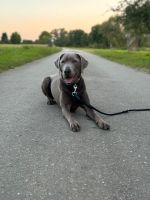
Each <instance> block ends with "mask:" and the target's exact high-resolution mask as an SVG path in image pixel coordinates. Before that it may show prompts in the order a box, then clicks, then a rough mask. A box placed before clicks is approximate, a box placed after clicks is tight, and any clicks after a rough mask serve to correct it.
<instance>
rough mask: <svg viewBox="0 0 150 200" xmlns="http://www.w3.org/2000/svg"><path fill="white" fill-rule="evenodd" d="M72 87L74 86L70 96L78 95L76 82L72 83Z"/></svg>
mask: <svg viewBox="0 0 150 200" xmlns="http://www.w3.org/2000/svg"><path fill="white" fill-rule="evenodd" d="M73 88H74V91H73V92H72V96H73V97H74V96H77V95H78V93H77V88H78V86H77V84H74V85H73Z"/></svg>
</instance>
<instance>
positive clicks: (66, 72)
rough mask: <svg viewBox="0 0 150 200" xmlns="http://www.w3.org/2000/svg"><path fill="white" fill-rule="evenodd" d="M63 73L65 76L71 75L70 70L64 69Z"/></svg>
mask: <svg viewBox="0 0 150 200" xmlns="http://www.w3.org/2000/svg"><path fill="white" fill-rule="evenodd" d="M64 73H65V75H69V74H70V73H71V70H70V68H69V67H66V68H65V71H64Z"/></svg>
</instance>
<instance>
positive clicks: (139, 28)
mask: <svg viewBox="0 0 150 200" xmlns="http://www.w3.org/2000/svg"><path fill="white" fill-rule="evenodd" d="M114 11H121V12H122V14H121V15H120V20H121V22H122V24H123V26H124V28H125V31H126V32H127V39H128V47H129V49H130V48H131V49H136V48H137V47H138V46H139V45H140V39H141V36H142V35H143V34H148V33H150V1H149V0H132V1H128V0H123V1H121V3H120V4H119V5H118V7H117V8H116V9H114Z"/></svg>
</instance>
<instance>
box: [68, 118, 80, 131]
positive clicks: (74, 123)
mask: <svg viewBox="0 0 150 200" xmlns="http://www.w3.org/2000/svg"><path fill="white" fill-rule="evenodd" d="M70 128H71V130H72V131H73V132H78V131H80V125H79V123H78V122H77V121H76V120H73V121H72V122H71V123H70Z"/></svg>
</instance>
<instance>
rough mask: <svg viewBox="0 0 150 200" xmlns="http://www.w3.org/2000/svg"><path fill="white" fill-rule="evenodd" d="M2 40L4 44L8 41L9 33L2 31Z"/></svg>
mask: <svg viewBox="0 0 150 200" xmlns="http://www.w3.org/2000/svg"><path fill="white" fill-rule="evenodd" d="M1 42H2V43H4V44H7V43H8V36H7V33H2V37H1Z"/></svg>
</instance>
